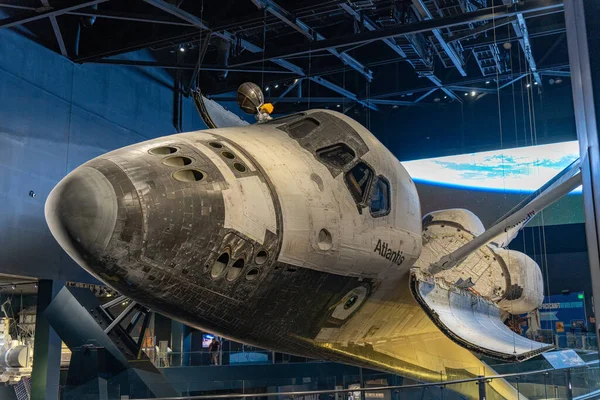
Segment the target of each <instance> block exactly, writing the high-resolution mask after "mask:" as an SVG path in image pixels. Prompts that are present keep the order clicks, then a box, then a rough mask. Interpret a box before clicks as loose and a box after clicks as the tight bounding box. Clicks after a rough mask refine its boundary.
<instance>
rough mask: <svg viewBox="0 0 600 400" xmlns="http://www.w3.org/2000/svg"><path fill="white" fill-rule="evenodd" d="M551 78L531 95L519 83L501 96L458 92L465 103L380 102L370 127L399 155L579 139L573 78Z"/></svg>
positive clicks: (410, 156) (440, 153)
mask: <svg viewBox="0 0 600 400" xmlns="http://www.w3.org/2000/svg"><path fill="white" fill-rule="evenodd" d="M547 81H548V78H544V82H545V83H544V90H543V93H541V94H538V93H537V87H535V88H534V90H533V91H530V92H533V94H532V95H530V96H528V95H527V93H526V92H527V90H525V91H521V86H520V83H519V84H518V85H517V86H515V91H514V93H513V90H512V88H511V87H507V88H505V89H503V90H501V92H500V93H501V96H500V98H498V96H497V95H496V94H487V95H485V96H483V97H481V98H478V99H476V98H473V97H471V96H470V95H469V96H464V92H457V93H458V94H460V95H462V96H463V103H462V104H461V103H458V102H453V103H448V100H447V99H446V100H441V101H440V103H438V104H428V105H423V106H415V107H405V108H398V109H391V108H390V107H386V106H381V107H380V108H382V112H380V113H371V129H372V131H373V133H375V134H376V135H377V136H378V137H379V139H380V140H381V141H382V142H383V143H384V144H385V145H386V146H387V147H388V148H389V149H390V150H391V151H392V152H393V153H394V154H395V155H396V157H398V159H399V160H401V161H408V160H416V159H420V158H430V157H439V156H444V155H455V154H464V153H471V152H477V151H485V150H496V149H500V148H510V147H517V146H526V145H529V146H530V145H532V144H536V143H537V144H545V143H554V142H561V141H567V140H576V139H577V133H576V131H575V118H574V113H573V100H572V94H571V86H570V84H569V79H568V78H563V82H562V83H561V84H560V85H557V84H554V85H550V84H548V83H547ZM490 85H492V84H490ZM484 86H486V85H484ZM433 96H434V95H432V96H431V97H433ZM437 96H438V97H441V98H443V95H441V94H439V92H438V94H437ZM499 106H500V108H499ZM501 133H502V134H501Z"/></svg>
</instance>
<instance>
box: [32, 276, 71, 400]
mask: <svg viewBox="0 0 600 400" xmlns="http://www.w3.org/2000/svg"><path fill="white" fill-rule="evenodd" d="M64 284H65V283H64V282H62V281H50V280H40V282H39V284H38V294H37V314H36V320H35V340H34V346H33V355H34V360H35V362H34V363H33V371H32V373H31V400H58V398H59V395H58V394H59V386H60V350H61V349H60V347H61V346H60V343H61V341H60V337H59V336H58V334H57V333H56V332H55V331H54V329H52V327H51V326H50V322H49V321H48V318H47V315H46V313H45V311H46V309H47V307H48V306H49V305H50V303H51V302H52V299H53V298H54V297H55V296H56V294H57V293H58V292H59V290H60V289H61V288H62V287H63V286H64Z"/></svg>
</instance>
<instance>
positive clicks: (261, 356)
mask: <svg viewBox="0 0 600 400" xmlns="http://www.w3.org/2000/svg"><path fill="white" fill-rule="evenodd" d="M145 353H146V355H148V357H149V358H150V360H152V362H153V363H154V365H155V366H156V367H157V368H172V367H182V366H185V367H189V366H206V365H243V364H288V363H302V362H317V361H316V360H313V359H310V358H306V357H299V356H291V355H288V354H281V353H274V352H272V351H268V350H262V349H261V350H258V349H246V350H239V351H220V352H214V353H211V352H209V351H208V350H202V351H191V352H173V351H167V352H160V351H145Z"/></svg>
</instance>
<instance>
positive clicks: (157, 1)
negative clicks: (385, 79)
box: [144, 0, 377, 110]
mask: <svg viewBox="0 0 600 400" xmlns="http://www.w3.org/2000/svg"><path fill="white" fill-rule="evenodd" d="M144 1H145V2H147V3H149V4H152V5H153V6H155V7H158V8H160V9H161V10H163V11H166V12H168V13H169V14H171V15H174V16H176V17H179V18H181V19H183V20H184V21H187V22H189V23H191V24H193V25H194V26H196V27H198V28H200V29H209V28H208V26H207V25H206V24H205V23H204V22H202V20H201V19H200V18H198V17H196V16H195V15H193V14H190V13H188V12H186V11H184V10H182V9H180V8H177V7H175V6H173V5H172V4H170V3H167V2H166V1H165V0H144ZM213 34H214V35H215V36H218V37H220V38H223V39H225V40H229V41H232V42H234V43H235V42H237V38H236V37H235V36H234V35H233V34H231V33H229V32H227V31H221V32H214V33H213ZM241 45H242V47H244V48H245V49H246V50H248V51H249V52H251V53H255V54H257V55H258V53H263V49H262V48H261V47H258V46H257V45H255V44H253V43H250V42H249V41H247V40H244V39H242V40H241ZM269 61H272V62H274V63H275V64H277V65H279V66H281V67H283V68H285V69H287V70H288V71H292V72H294V73H296V74H298V75H300V76H303V77H304V76H306V73H305V72H304V70H303V69H302V68H301V67H299V66H297V65H295V64H292V63H291V62H289V61H286V60H283V59H281V58H272V59H270V60H269ZM309 79H310V80H312V81H314V82H316V83H319V84H320V85H322V86H324V87H326V88H328V89H330V90H333V91H334V92H337V93H339V94H341V95H343V96H346V97H348V98H349V99H351V100H354V101H358V102H359V103H361V104H362V105H364V106H365V107H369V108H371V109H373V110H377V107H376V106H375V105H373V104H369V103H368V102H365V101H362V100H358V98H357V97H356V95H355V94H354V93H352V92H350V91H347V90H346V89H344V88H342V87H340V86H338V85H336V84H335V83H332V82H329V81H328V80H326V79H323V78H321V77H318V76H314V77H310V78H309Z"/></svg>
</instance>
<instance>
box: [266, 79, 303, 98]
mask: <svg viewBox="0 0 600 400" xmlns="http://www.w3.org/2000/svg"><path fill="white" fill-rule="evenodd" d="M298 85H300V86H302V79H296V80H295V81H294V83H292V84H291V85H290V86H288V87H287V89H285V90H284V91H283V93H281V94H280V95H279V98H277V99H276V100H275V101H273V103H277V102H278V101H280V100H281V99H283V98H284V97H285V96H286V95H287V94H288V93H289V92H291V91H292V90H294V88H295V87H296V86H298Z"/></svg>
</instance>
